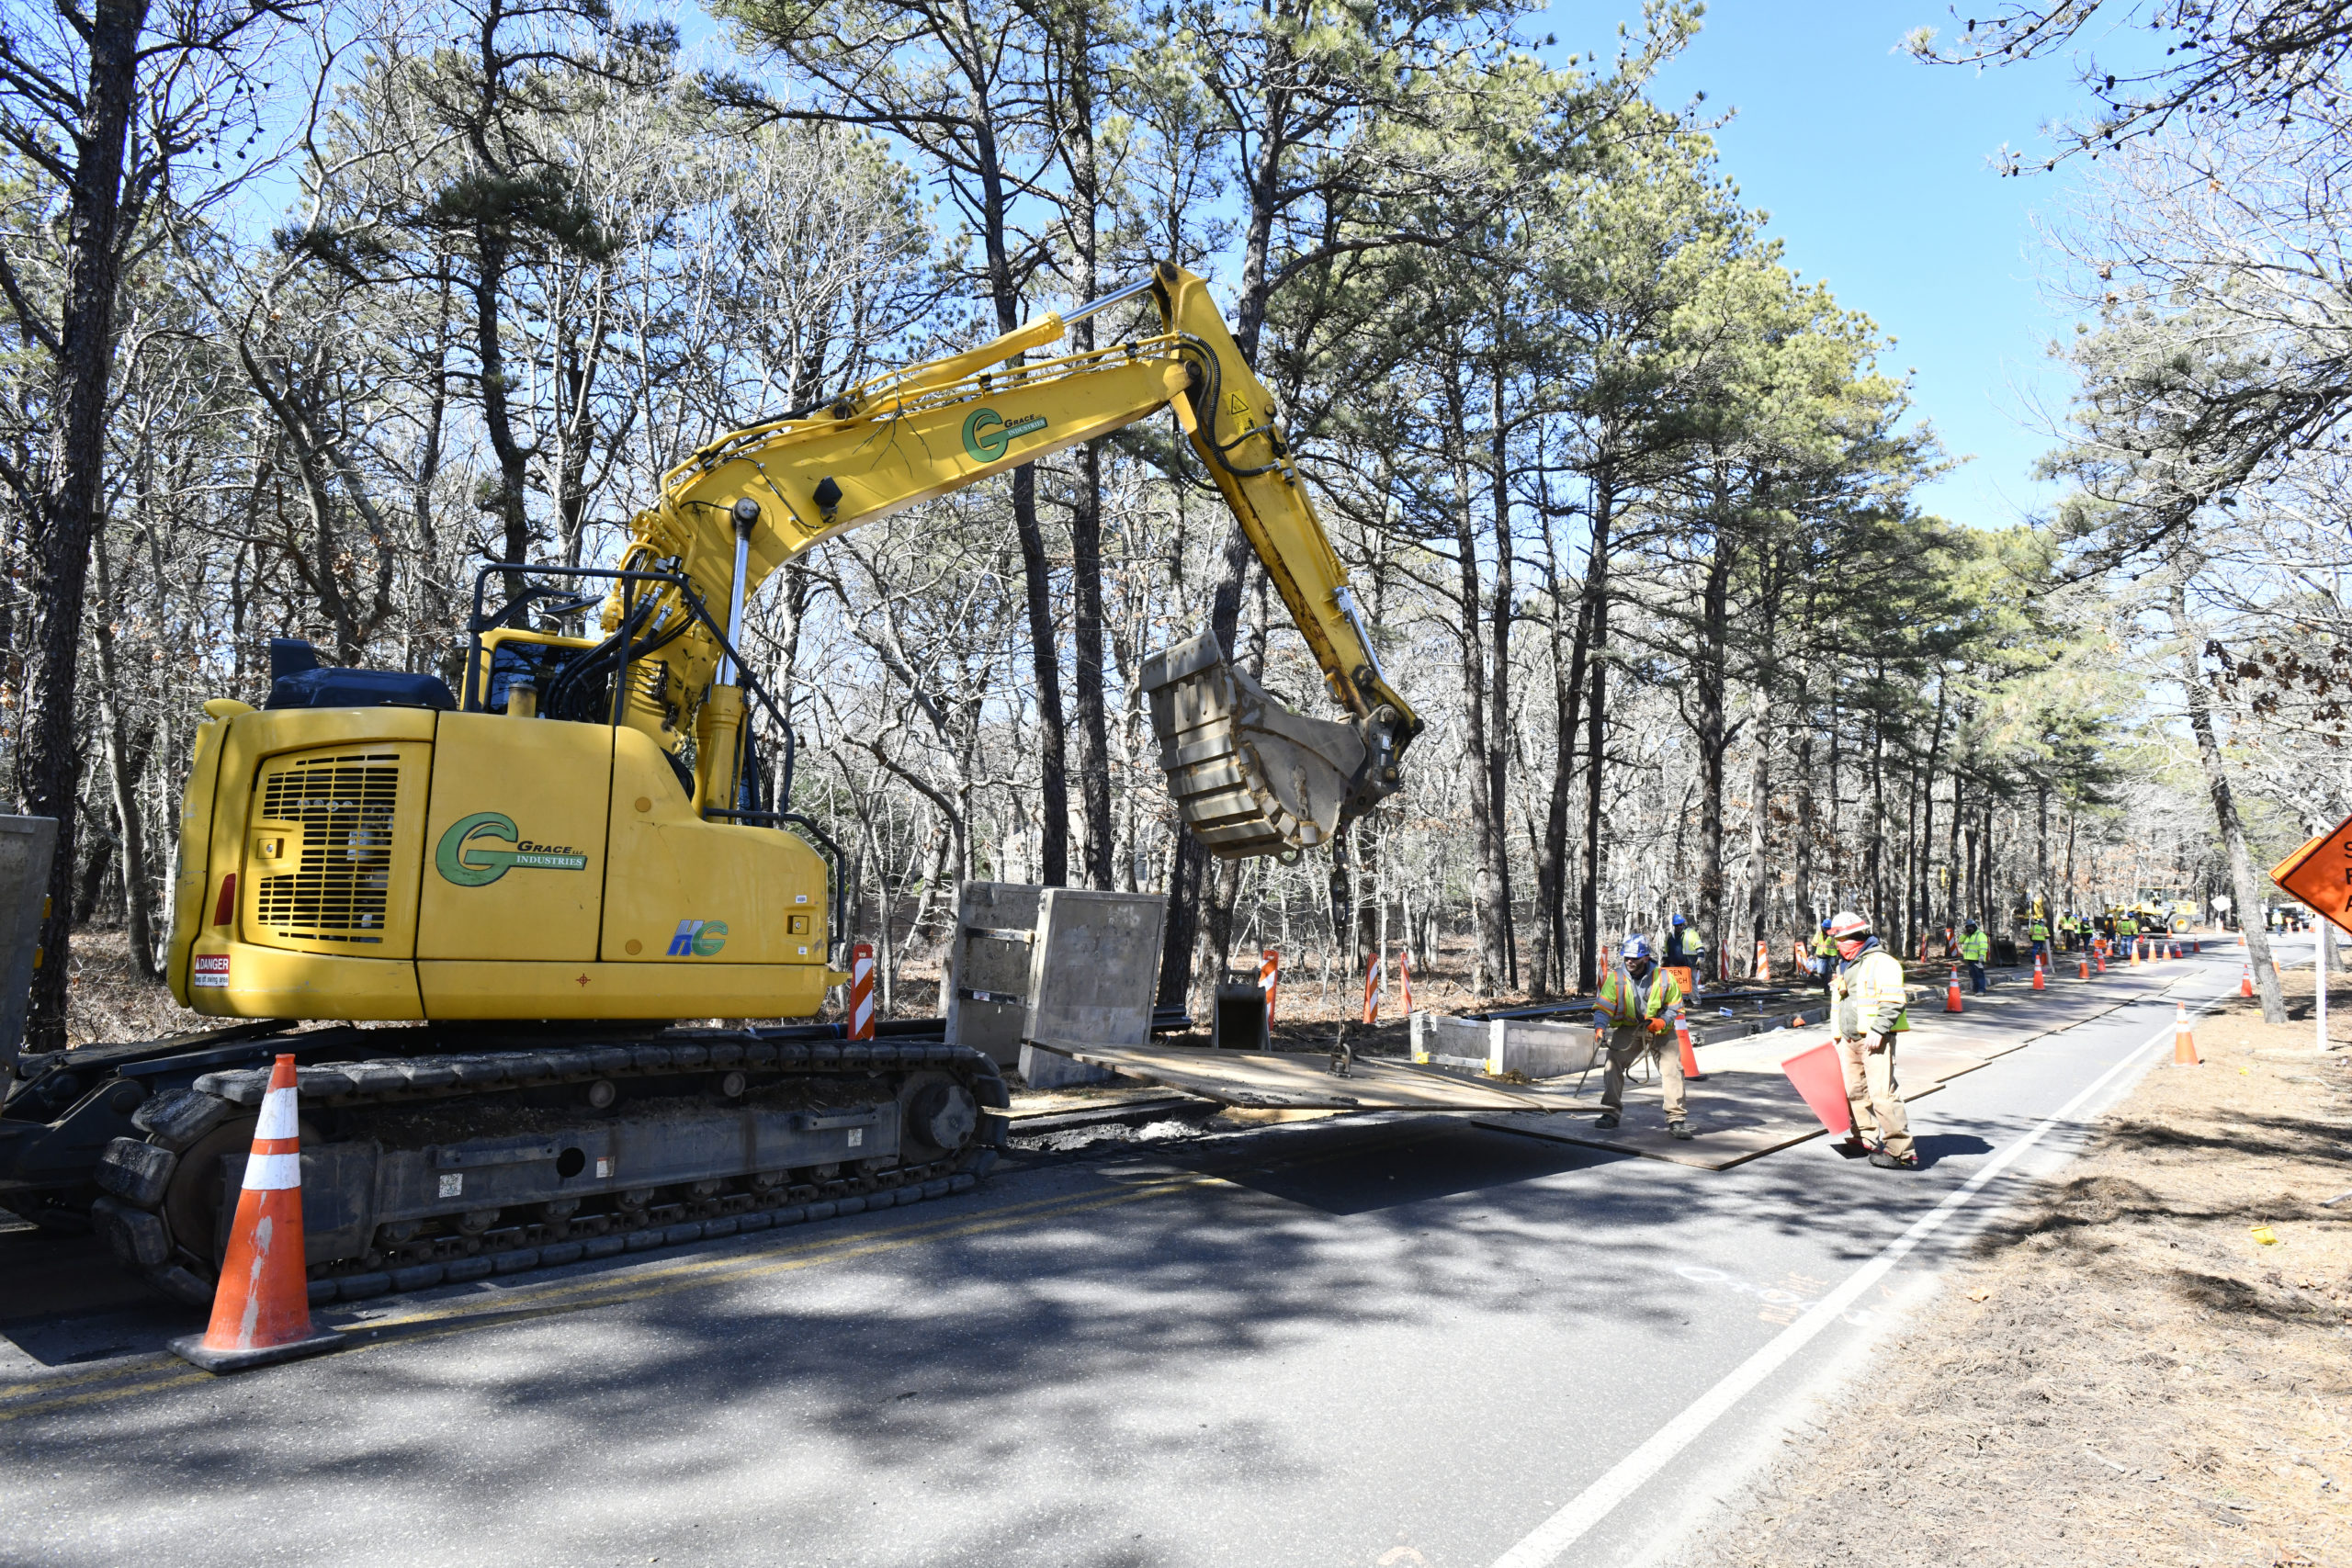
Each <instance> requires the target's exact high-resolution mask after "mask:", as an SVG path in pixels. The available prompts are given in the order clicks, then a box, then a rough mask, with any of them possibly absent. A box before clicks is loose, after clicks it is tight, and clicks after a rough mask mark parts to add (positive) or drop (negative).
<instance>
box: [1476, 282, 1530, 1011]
mask: <svg viewBox="0 0 2352 1568" xmlns="http://www.w3.org/2000/svg"><path fill="white" fill-rule="evenodd" d="M1496 326H1497V330H1498V332H1499V331H1500V330H1501V328H1502V323H1501V322H1499V321H1498V322H1497V323H1496ZM1491 388H1492V396H1491V398H1490V399H1489V414H1490V417H1491V419H1492V421H1493V424H1494V439H1493V442H1492V450H1491V453H1490V456H1491V458H1492V461H1493V469H1492V471H1491V473H1490V474H1489V475H1488V490H1489V500H1488V504H1489V506H1490V507H1491V508H1492V509H1493V513H1494V515H1493V518H1492V519H1491V521H1492V523H1493V525H1494V535H1495V598H1494V629H1493V631H1492V633H1491V634H1490V635H1489V637H1488V638H1487V641H1488V645H1489V647H1490V648H1491V649H1492V653H1493V657H1492V659H1491V660H1490V661H1489V663H1488V671H1489V678H1488V685H1487V689H1488V695H1489V701H1490V702H1491V703H1492V704H1493V708H1492V712H1491V713H1490V714H1489V716H1488V717H1487V727H1486V728H1487V754H1486V755H1485V756H1484V757H1482V758H1481V759H1480V761H1482V762H1483V763H1484V764H1485V767H1486V778H1487V844H1486V849H1487V855H1488V857H1489V859H1488V870H1487V926H1488V927H1489V928H1490V929H1491V930H1492V931H1494V932H1495V936H1496V943H1495V945H1496V948H1497V955H1498V957H1499V959H1500V960H1501V972H1502V976H1503V983H1504V984H1505V985H1506V986H1507V987H1510V989H1512V990H1517V989H1518V988H1519V942H1518V933H1517V932H1516V931H1514V930H1513V929H1512V925H1511V894H1510V750H1511V718H1510V623H1511V612H1512V609H1513V608H1514V606H1513V604H1512V602H1511V601H1512V595H1513V593H1514V592H1515V588H1514V586H1513V583H1512V581H1511V577H1512V574H1511V567H1512V559H1511V558H1512V556H1513V555H1514V554H1515V553H1516V552H1515V551H1514V550H1513V549H1512V541H1511V525H1510V516H1511V504H1510V427H1509V426H1508V425H1507V424H1506V423H1505V420H1506V418H1507V411H1506V409H1505V407H1504V389H1505V382H1504V378H1503V370H1502V367H1501V366H1500V365H1499V364H1498V365H1497V366H1496V367H1495V369H1494V374H1493V376H1492V378H1491ZM1473 603H1474V604H1475V603H1476V601H1473Z"/></svg>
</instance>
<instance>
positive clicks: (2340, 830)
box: [2270, 817, 2352, 934]
mask: <svg viewBox="0 0 2352 1568" xmlns="http://www.w3.org/2000/svg"><path fill="white" fill-rule="evenodd" d="M2270 880H2271V881H2273V882H2275V883H2277V884H2278V886H2281V887H2283V888H2285V889H2286V890H2287V891H2288V892H2290V893H2291V894H2293V895H2294V896H2295V897H2297V898H2300V899H2301V900H2302V901H2303V902H2304V903H2306V904H2308V905H2310V906H2311V907H2312V908H2313V909H2315V910H2317V911H2318V912H2319V913H2321V914H2323V915H2325V916H2326V917H2327V918H2328V919H2330V920H2332V921H2334V922H2335V928H2336V929H2337V930H2338V931H2344V932H2346V933H2347V934H2352V917H2347V916H2346V912H2345V911H2346V905H2352V817H2347V818H2345V819H2344V820H2343V821H2341V822H2338V823H2337V824H2336V825H2335V828H2334V829H2331V830H2330V831H2328V832H2325V833H2322V834H2321V835H2320V836H2319V837H2318V838H2316V839H2313V840H2312V841H2311V842H2310V843H2307V844H2305V845H2304V846H2303V847H2302V848H2301V849H2300V850H2297V851H2296V852H2294V853H2293V854H2290V855H2289V856H2288V857H2287V858H2286V859H2285V860H2282V861H2280V862H2279V863H2278V864H2277V865H2274V866H2272V867H2271V868H2270Z"/></svg>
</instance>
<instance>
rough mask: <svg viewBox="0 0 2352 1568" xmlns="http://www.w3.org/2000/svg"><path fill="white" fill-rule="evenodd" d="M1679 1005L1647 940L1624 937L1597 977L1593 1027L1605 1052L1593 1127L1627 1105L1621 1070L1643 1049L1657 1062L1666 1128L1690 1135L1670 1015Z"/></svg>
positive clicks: (1678, 991)
mask: <svg viewBox="0 0 2352 1568" xmlns="http://www.w3.org/2000/svg"><path fill="white" fill-rule="evenodd" d="M1681 1008H1682V987H1681V985H1680V983H1679V982H1678V981H1677V980H1676V979H1675V977H1674V976H1672V975H1671V974H1668V972H1667V971H1666V970H1664V969H1661V968H1659V967H1658V964H1657V958H1656V956H1655V955H1654V954H1653V953H1651V952H1650V943H1649V939H1648V938H1647V937H1645V936H1629V937H1627V938H1626V939H1625V946H1624V950H1623V952H1622V953H1620V954H1619V961H1618V964H1617V966H1616V967H1615V968H1613V969H1611V971H1610V972H1609V973H1608V974H1607V975H1606V976H1603V977H1602V979H1601V982H1600V999H1599V1000H1598V1001H1596V1002H1595V1003H1594V1004H1593V1008H1592V1027H1593V1031H1594V1032H1596V1033H1599V1034H1601V1035H1602V1037H1603V1039H1604V1041H1605V1042H1606V1043H1607V1046H1608V1050H1609V1068H1608V1071H1606V1072H1604V1073H1603V1074H1602V1075H1601V1077H1600V1120H1599V1121H1597V1122H1594V1123H1593V1125H1594V1126H1595V1127H1598V1128H1604V1129H1605V1128H1610V1127H1614V1126H1615V1125H1617V1122H1618V1119H1619V1117H1620V1116H1622V1115H1623V1111H1624V1109H1625V1069H1626V1068H1628V1067H1630V1066H1633V1065H1634V1058H1635V1057H1637V1056H1640V1055H1643V1054H1644V1053H1645V1052H1646V1053H1648V1054H1649V1055H1651V1056H1652V1057H1653V1058H1654V1059H1655V1060H1656V1061H1657V1076H1658V1083H1659V1087H1660V1088H1661V1089H1663V1090H1664V1093H1665V1099H1666V1130H1667V1132H1668V1134H1671V1135H1672V1136H1674V1137H1677V1138H1688V1137H1689V1136H1690V1135H1691V1123H1690V1122H1688V1121H1687V1120H1686V1119H1685V1118H1684V1116H1683V1102H1682V1052H1681V1049H1680V1046H1679V1043H1678V1042H1677V1041H1676V1039H1675V1037H1674V1016H1675V1014H1676V1013H1677V1012H1679V1011H1680V1010H1681Z"/></svg>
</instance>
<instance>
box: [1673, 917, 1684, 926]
mask: <svg viewBox="0 0 2352 1568" xmlns="http://www.w3.org/2000/svg"><path fill="white" fill-rule="evenodd" d="M1674 923H1675V924H1676V925H1678V926H1679V925H1680V924H1681V923H1682V917H1681V916H1679V915H1677V916H1675V917H1674Z"/></svg>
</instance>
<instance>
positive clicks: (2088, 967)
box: [2075, 958, 2091, 980]
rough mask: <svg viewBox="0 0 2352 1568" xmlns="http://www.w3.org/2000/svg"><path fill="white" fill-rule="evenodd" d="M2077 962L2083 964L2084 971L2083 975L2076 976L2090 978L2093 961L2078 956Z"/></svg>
mask: <svg viewBox="0 0 2352 1568" xmlns="http://www.w3.org/2000/svg"><path fill="white" fill-rule="evenodd" d="M2075 963H2076V964H2080V965H2081V966H2082V971H2083V972H2082V974H2081V975H2079V976H2076V978H2077V979H2083V980H2087V979H2089V978H2090V977H2091V961H2090V960H2089V959H2087V958H2077V959H2075Z"/></svg>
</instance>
